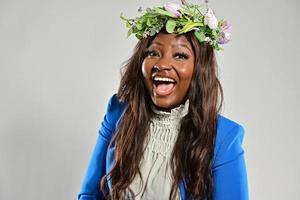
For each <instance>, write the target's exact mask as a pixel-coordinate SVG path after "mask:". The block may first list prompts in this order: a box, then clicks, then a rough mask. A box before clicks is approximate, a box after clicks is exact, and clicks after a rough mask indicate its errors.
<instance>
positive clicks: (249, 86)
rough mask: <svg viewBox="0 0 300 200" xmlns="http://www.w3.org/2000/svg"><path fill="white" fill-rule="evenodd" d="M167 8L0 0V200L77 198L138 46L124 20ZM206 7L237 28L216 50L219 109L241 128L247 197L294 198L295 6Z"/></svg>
mask: <svg viewBox="0 0 300 200" xmlns="http://www.w3.org/2000/svg"><path fill="white" fill-rule="evenodd" d="M173 2H174V1H173ZM175 2H176V1H175ZM177 2H178V3H180V1H177ZM192 2H193V3H197V2H198V3H199V2H201V1H192ZM163 3H164V1H154V0H147V1H146V0H145V1H138V0H130V1H116V0H110V1H100V0H98V1H95V0H90V1H83V0H81V1H79V0H72V1H71V0H69V1H68V0H51V1H50V0H44V1H42V0H27V1H22V0H0V199H1V200H18V199H22V200H32V199H43V200H48V199H49V200H50V199H51V200H52V199H59V200H66V199H76V198H77V194H78V192H79V188H80V185H81V183H82V180H83V177H84V174H85V171H86V169H87V165H88V162H89V159H90V156H91V152H92V150H93V147H94V144H95V142H96V138H97V134H98V128H99V127H100V123H101V122H102V120H103V116H104V114H105V109H106V106H107V102H108V99H109V97H110V96H111V95H112V94H114V93H115V92H116V91H117V88H118V83H119V80H120V66H121V64H122V63H123V62H124V61H125V60H126V59H127V58H128V57H129V56H130V55H131V53H132V49H133V47H134V45H135V43H136V42H137V40H136V39H135V37H134V36H131V37H130V38H129V39H127V38H126V33H127V29H126V28H125V25H124V24H123V22H122V21H121V20H120V18H119V15H120V13H121V12H123V13H124V15H125V16H128V17H135V16H137V15H139V13H138V12H137V9H138V8H139V6H142V7H143V8H146V7H149V6H154V5H157V6H159V5H162V4H163ZM210 5H211V7H212V8H213V9H214V11H215V12H216V16H217V17H219V18H224V19H227V20H228V21H230V22H231V23H232V24H233V39H232V41H231V43H229V44H228V45H225V46H224V49H225V50H224V51H221V52H217V59H218V64H219V68H220V70H219V71H220V73H219V75H220V79H221V82H222V85H223V89H224V93H225V101H224V107H223V110H222V114H223V115H225V116H227V117H229V118H231V119H233V120H235V121H237V122H238V123H240V124H242V125H243V126H244V128H245V138H244V149H245V157H246V163H247V172H248V179H249V192H250V199H254V200H266V199H267V200H269V199H270V200H282V199H298V198H299V195H300V191H299V188H300V174H299V173H300V161H299V158H300V156H299V154H298V153H297V152H299V150H298V148H299V143H300V136H299V130H300V117H299V112H300V109H299V107H300V106H299V102H300V101H299V100H300V81H299V74H300V69H299V68H300V66H299V55H300V51H299V50H300V49H299V47H300V39H299V32H300V12H299V9H300V1H298V0H285V1H283V0H275V1H274V0H260V1H259V0H252V1H238V0H226V1H223V0H222V1H221V0H211V1H210Z"/></svg>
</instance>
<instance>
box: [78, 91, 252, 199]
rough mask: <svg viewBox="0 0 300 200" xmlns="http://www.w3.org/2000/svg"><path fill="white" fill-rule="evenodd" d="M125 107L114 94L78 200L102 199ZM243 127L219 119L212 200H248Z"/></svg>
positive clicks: (221, 117) (184, 197)
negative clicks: (101, 185)
mask: <svg viewBox="0 0 300 200" xmlns="http://www.w3.org/2000/svg"><path fill="white" fill-rule="evenodd" d="M125 108H126V105H125V104H124V103H121V102H120V101H119V100H118V98H117V96H116V94H114V95H113V96H112V97H111V98H110V100H109V103H108V106H107V110H106V114H105V116H104V120H103V122H102V124H101V126H100V128H99V135H98V138H97V142H96V146H95V147H94V150H93V154H92V157H91V159H90V163H89V166H88V169H87V171H86V175H85V178H84V180H83V183H82V185H81V189H80V192H79V194H78V199H79V200H102V199H104V197H103V194H102V193H101V191H100V190H99V183H100V179H101V177H102V176H103V175H104V174H106V173H108V172H109V171H110V170H111V169H112V166H113V162H114V150H115V149H114V146H112V147H108V145H109V142H110V139H111V137H112V135H113V133H114V131H115V129H116V127H117V125H118V122H119V120H120V119H121V116H122V114H123V112H124V110H125ZM243 137H244V128H243V127H242V126H241V125H239V124H238V123H236V122H234V121H232V120H230V119H228V118H226V117H224V116H222V115H219V116H218V127H217V135H216V142H215V147H214V148H215V151H214V152H215V153H214V159H213V167H212V172H213V181H214V190H213V199H214V200H247V199H248V184H247V174H246V167H245V160H244V150H243V148H242V142H243ZM179 191H180V195H181V199H182V200H185V199H186V193H185V187H184V184H181V185H180V186H179Z"/></svg>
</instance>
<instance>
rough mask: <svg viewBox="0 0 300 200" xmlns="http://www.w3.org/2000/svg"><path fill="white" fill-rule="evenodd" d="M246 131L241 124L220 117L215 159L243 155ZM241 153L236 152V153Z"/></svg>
mask: <svg viewBox="0 0 300 200" xmlns="http://www.w3.org/2000/svg"><path fill="white" fill-rule="evenodd" d="M244 132H245V129H244V127H243V125H241V124H240V123H238V122H236V121H234V120H232V119H230V118H227V117H225V116H223V115H218V124H217V134H216V140H215V159H217V160H218V158H220V157H224V156H225V157H227V156H233V155H230V154H232V153H234V154H235V153H241V149H242V143H243V139H244ZM237 150H238V151H239V152H236V151H237Z"/></svg>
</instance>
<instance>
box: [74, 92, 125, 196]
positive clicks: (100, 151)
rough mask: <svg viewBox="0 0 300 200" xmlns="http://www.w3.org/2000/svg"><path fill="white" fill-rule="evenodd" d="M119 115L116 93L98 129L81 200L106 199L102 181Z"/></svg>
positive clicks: (81, 191)
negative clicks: (102, 189) (101, 186)
mask: <svg viewBox="0 0 300 200" xmlns="http://www.w3.org/2000/svg"><path fill="white" fill-rule="evenodd" d="M119 115H120V108H119V106H118V101H117V97H116V95H115V94H114V95H113V96H112V97H111V98H110V100H109V103H108V106H107V110H106V114H105V116H104V119H103V121H102V123H101V126H100V128H99V131H98V133H99V134H98V138H97V141H96V145H95V147H94V150H93V152H92V156H91V158H90V162H89V165H88V168H87V171H86V174H85V177H84V180H83V182H82V184H81V188H80V192H79V194H78V199H79V200H102V199H104V197H103V194H102V193H101V191H100V181H101V178H102V177H103V175H104V174H105V171H106V169H105V166H106V152H107V148H108V145H109V142H110V139H111V136H112V133H113V132H114V130H115V126H116V121H117V118H118V116H119Z"/></svg>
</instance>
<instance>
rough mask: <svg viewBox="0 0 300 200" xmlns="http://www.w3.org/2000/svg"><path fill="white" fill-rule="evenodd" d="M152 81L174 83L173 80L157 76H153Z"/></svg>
mask: <svg viewBox="0 0 300 200" xmlns="http://www.w3.org/2000/svg"><path fill="white" fill-rule="evenodd" d="M153 80H154V81H167V82H172V83H175V80H173V79H171V78H166V77H159V76H155V77H154V79H153Z"/></svg>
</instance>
